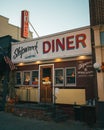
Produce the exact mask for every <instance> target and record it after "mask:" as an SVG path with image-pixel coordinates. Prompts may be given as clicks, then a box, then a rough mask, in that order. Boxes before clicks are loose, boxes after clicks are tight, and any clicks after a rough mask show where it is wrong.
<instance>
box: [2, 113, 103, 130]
mask: <svg viewBox="0 0 104 130" xmlns="http://www.w3.org/2000/svg"><path fill="white" fill-rule="evenodd" d="M0 130H100V129H97V128H89V127H88V126H87V125H86V124H85V123H81V122H78V121H77V122H75V121H66V122H58V123H56V122H53V121H42V120H36V119H34V118H32V119H30V118H25V117H18V116H15V115H13V114H12V113H6V112H2V111H1V112H0ZM102 130H104V129H102Z"/></svg>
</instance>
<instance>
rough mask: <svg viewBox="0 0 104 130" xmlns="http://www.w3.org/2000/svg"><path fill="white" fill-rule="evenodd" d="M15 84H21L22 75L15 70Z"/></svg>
mask: <svg viewBox="0 0 104 130" xmlns="http://www.w3.org/2000/svg"><path fill="white" fill-rule="evenodd" d="M16 84H17V85H20V84H22V75H21V72H16Z"/></svg>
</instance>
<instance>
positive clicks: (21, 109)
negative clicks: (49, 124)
mask: <svg viewBox="0 0 104 130" xmlns="http://www.w3.org/2000/svg"><path fill="white" fill-rule="evenodd" d="M14 114H15V115H17V116H23V117H30V118H36V119H39V120H51V121H55V122H60V121H65V120H68V119H69V116H68V115H67V114H66V113H65V112H64V110H62V109H61V107H59V106H57V105H54V104H31V103H30V104H29V103H27V104H16V105H15V108H14Z"/></svg>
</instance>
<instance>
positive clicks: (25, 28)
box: [21, 10, 29, 38]
mask: <svg viewBox="0 0 104 130" xmlns="http://www.w3.org/2000/svg"><path fill="white" fill-rule="evenodd" d="M28 33H29V12H28V11H27V10H23V11H22V12H21V37H23V38H28Z"/></svg>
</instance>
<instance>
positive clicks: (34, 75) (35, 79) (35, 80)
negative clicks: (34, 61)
mask: <svg viewBox="0 0 104 130" xmlns="http://www.w3.org/2000/svg"><path fill="white" fill-rule="evenodd" d="M32 84H34V85H38V71H32Z"/></svg>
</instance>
